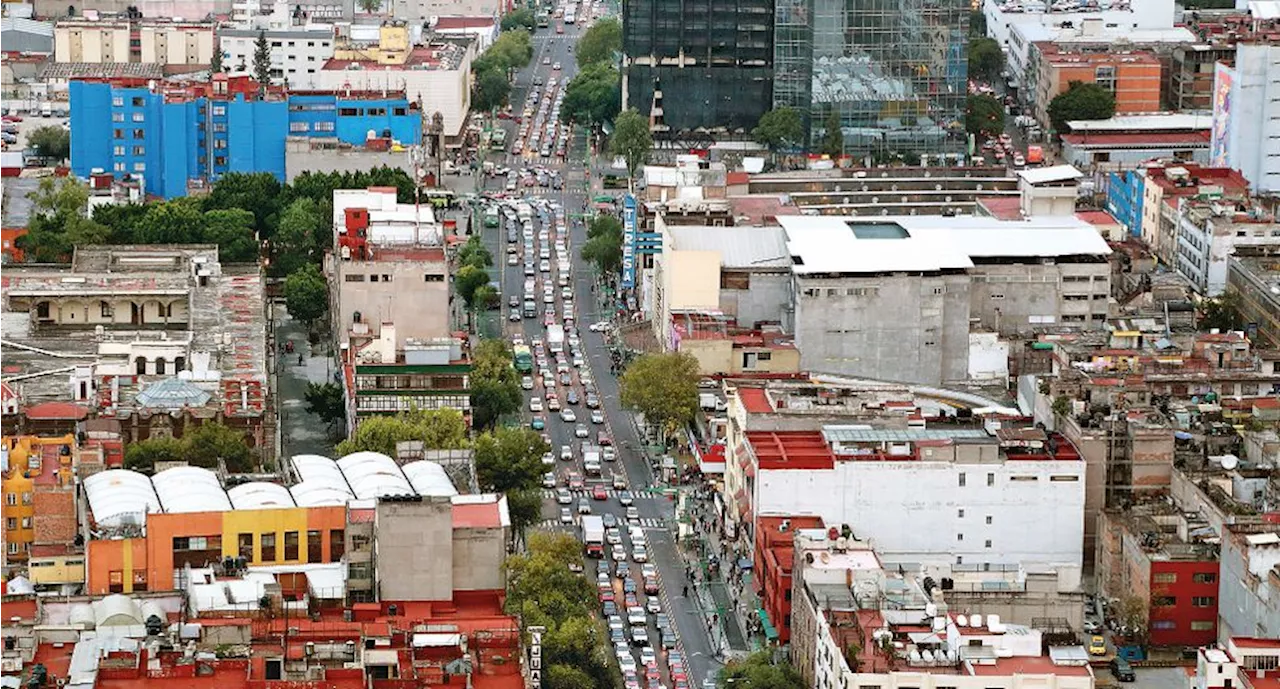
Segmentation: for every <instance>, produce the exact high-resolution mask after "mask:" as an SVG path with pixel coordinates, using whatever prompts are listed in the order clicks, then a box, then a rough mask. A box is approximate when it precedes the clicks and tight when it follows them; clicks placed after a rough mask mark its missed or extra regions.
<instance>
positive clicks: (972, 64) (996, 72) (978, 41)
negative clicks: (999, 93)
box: [969, 37, 1004, 83]
mask: <svg viewBox="0 0 1280 689" xmlns="http://www.w3.org/2000/svg"><path fill="white" fill-rule="evenodd" d="M1003 69H1004V51H1003V50H1001V49H1000V44H999V43H998V42H997V41H996V40H995V39H994V38H986V37H983V38H975V39H973V40H971V41H969V78H970V79H974V80H977V81H985V82H988V83H991V82H996V81H999V79H1000V72H1001V70H1003Z"/></svg>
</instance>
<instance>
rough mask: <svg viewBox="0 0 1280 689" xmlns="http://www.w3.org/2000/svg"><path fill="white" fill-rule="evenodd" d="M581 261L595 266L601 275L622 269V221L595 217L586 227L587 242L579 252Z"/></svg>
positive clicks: (609, 216)
mask: <svg viewBox="0 0 1280 689" xmlns="http://www.w3.org/2000/svg"><path fill="white" fill-rule="evenodd" d="M580 253H581V255H582V259H583V260H585V261H590V262H591V263H593V264H595V267H596V270H598V271H600V272H601V273H616V272H618V271H619V270H621V269H622V221H621V220H618V219H617V218H615V217H614V216H612V215H599V216H596V218H595V219H594V220H592V221H591V224H590V225H589V226H588V227H587V241H586V243H585V244H583V245H582V249H581V251H580Z"/></svg>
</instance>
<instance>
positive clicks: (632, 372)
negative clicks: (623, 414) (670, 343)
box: [621, 352, 699, 433]
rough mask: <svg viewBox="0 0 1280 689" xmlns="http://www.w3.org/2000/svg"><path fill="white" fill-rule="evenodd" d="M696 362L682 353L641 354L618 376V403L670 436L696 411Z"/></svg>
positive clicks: (689, 419) (687, 421)
mask: <svg viewBox="0 0 1280 689" xmlns="http://www.w3.org/2000/svg"><path fill="white" fill-rule="evenodd" d="M698 378H699V374H698V360H697V359H695V358H693V356H692V355H690V354H686V353H682V352H670V353H665V354H645V355H644V356H641V357H640V358H638V359H636V360H635V361H633V362H631V364H630V365H628V366H627V370H626V371H625V372H624V373H623V374H622V380H621V387H622V404H623V406H625V407H627V408H629V409H634V410H636V411H638V412H640V413H641V414H643V415H644V418H645V422H647V423H648V424H650V425H653V426H657V427H659V428H661V429H663V431H664V432H667V433H670V432H673V431H675V430H676V429H678V428H681V427H683V426H684V425H685V424H687V423H689V422H690V421H692V420H693V417H694V415H695V414H697V412H698Z"/></svg>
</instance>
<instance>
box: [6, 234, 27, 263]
mask: <svg viewBox="0 0 1280 689" xmlns="http://www.w3.org/2000/svg"><path fill="white" fill-rule="evenodd" d="M26 233H27V228H25V227H3V228H0V254H4V255H5V256H6V257H8V259H9V260H10V261H13V262H14V263H22V261H23V258H24V257H25V254H24V253H23V251H22V249H19V248H18V237H21V236H22V235H24V234H26Z"/></svg>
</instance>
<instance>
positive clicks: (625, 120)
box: [609, 108, 653, 177]
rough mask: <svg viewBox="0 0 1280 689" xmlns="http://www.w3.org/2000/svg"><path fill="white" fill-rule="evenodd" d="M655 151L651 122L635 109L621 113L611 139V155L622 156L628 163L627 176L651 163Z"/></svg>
mask: <svg viewBox="0 0 1280 689" xmlns="http://www.w3.org/2000/svg"><path fill="white" fill-rule="evenodd" d="M652 150H653V136H652V135H651V134H650V133H649V120H648V119H647V118H645V116H644V115H641V114H640V113H639V112H638V111H636V110H635V109H634V108H632V109H630V110H627V111H626V112H623V113H620V114H619V115H618V117H617V119H615V120H614V122H613V134H612V135H610V137H609V153H610V154H612V155H615V156H622V158H623V159H624V160H626V161H627V174H628V175H629V176H631V177H635V176H636V171H637V170H639V169H640V166H641V165H644V164H645V163H646V162H648V161H649V152H650V151H652Z"/></svg>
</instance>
